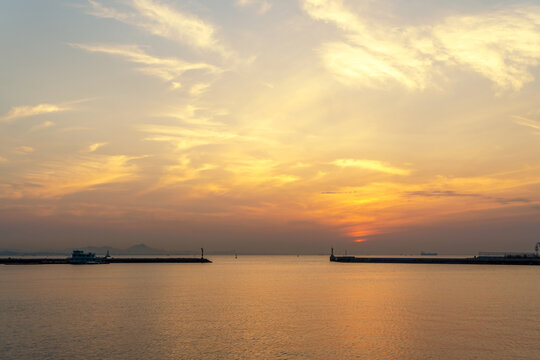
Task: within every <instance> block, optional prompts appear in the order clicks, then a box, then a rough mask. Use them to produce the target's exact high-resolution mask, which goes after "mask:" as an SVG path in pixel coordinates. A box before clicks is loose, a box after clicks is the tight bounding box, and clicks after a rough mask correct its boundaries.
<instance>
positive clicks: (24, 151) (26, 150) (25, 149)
mask: <svg viewBox="0 0 540 360" xmlns="http://www.w3.org/2000/svg"><path fill="white" fill-rule="evenodd" d="M34 151H36V149H34V148H33V147H31V146H19V147H18V148H16V149H14V150H13V153H14V154H17V155H28V154H31V153H33V152H34Z"/></svg>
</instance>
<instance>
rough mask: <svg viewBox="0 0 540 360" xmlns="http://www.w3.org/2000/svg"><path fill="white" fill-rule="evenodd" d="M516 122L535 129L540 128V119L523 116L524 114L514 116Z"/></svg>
mask: <svg viewBox="0 0 540 360" xmlns="http://www.w3.org/2000/svg"><path fill="white" fill-rule="evenodd" d="M514 123H516V124H518V125H521V126H526V127H528V128H531V129H534V130H535V131H539V130H540V121H536V120H532V119H528V118H525V117H522V116H514ZM537 133H538V132H537ZM538 134H540V133H538Z"/></svg>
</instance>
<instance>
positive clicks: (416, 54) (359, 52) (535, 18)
mask: <svg viewBox="0 0 540 360" xmlns="http://www.w3.org/2000/svg"><path fill="white" fill-rule="evenodd" d="M302 6H303V9H304V10H305V11H306V13H307V14H308V15H309V16H310V17H311V18H313V19H315V20H319V21H324V22H329V23H333V24H334V25H336V26H337V27H338V28H339V29H341V30H342V31H343V33H344V40H343V41H333V42H326V43H324V44H323V45H322V46H321V48H320V54H321V57H322V60H323V62H324V64H325V65H326V67H327V68H328V69H329V70H330V71H331V72H333V73H334V74H335V75H336V76H337V77H338V78H339V79H340V80H342V81H343V82H345V83H348V84H352V85H361V86H372V87H377V86H382V85H384V84H386V83H388V82H397V83H400V84H401V85H403V86H405V87H407V88H410V89H424V88H426V87H428V86H430V85H431V83H432V82H433V81H434V80H435V79H436V76H437V75H438V74H439V73H441V72H443V71H444V68H445V67H450V66H457V67H462V68H464V69H468V70H472V71H474V72H477V73H478V74H481V75H482V76H484V77H486V78H487V79H489V80H491V81H492V82H493V83H494V84H496V86H497V87H498V88H500V89H513V90H519V89H520V88H521V87H522V86H523V85H524V84H526V83H528V82H531V81H532V80H533V79H534V77H533V75H532V73H531V70H530V69H531V67H534V66H537V65H538V64H539V61H540V37H539V36H538V34H539V33H540V7H538V6H527V7H524V8H515V7H512V8H509V9H506V10H500V11H495V12H491V13H485V14H479V15H470V16H449V17H447V18H445V19H443V20H442V21H440V22H439V23H438V24H436V25H426V26H417V27H413V26H410V27H404V28H399V29H396V28H390V29H388V27H387V26H382V24H381V25H378V26H377V25H376V24H375V25H373V24H372V23H370V24H369V26H368V22H367V21H366V20H365V19H364V18H363V17H362V16H361V15H359V14H356V13H355V12H353V11H351V10H349V9H348V8H347V7H346V6H345V5H344V4H343V1H341V0H303V1H302Z"/></svg>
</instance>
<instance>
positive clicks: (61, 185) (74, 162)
mask: <svg viewBox="0 0 540 360" xmlns="http://www.w3.org/2000/svg"><path fill="white" fill-rule="evenodd" d="M135 159H138V157H130V156H126V155H97V154H88V155H85V156H76V157H70V158H68V159H66V160H65V161H50V162H44V163H41V164H39V166H36V167H34V168H33V169H31V170H29V171H26V172H24V173H22V174H21V178H20V179H19V181H18V182H13V183H10V184H4V185H5V186H3V187H2V188H0V198H23V197H27V198H56V197H61V196H64V195H67V194H72V193H76V192H79V191H83V190H89V189H92V188H93V187H94V186H97V185H104V184H109V183H116V182H120V181H131V180H134V179H135V178H136V174H137V171H138V167H137V166H136V165H135V164H133V163H132V160H135Z"/></svg>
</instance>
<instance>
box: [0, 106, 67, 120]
mask: <svg viewBox="0 0 540 360" xmlns="http://www.w3.org/2000/svg"><path fill="white" fill-rule="evenodd" d="M67 110H70V109H69V107H67V106H65V105H55V104H39V105H29V106H15V107H12V108H11V109H10V110H9V111H8V112H7V113H6V114H5V115H4V116H2V117H1V118H0V120H2V121H11V120H15V119H20V118H26V117H30V116H36V115H43V114H49V113H55V112H60V111H67Z"/></svg>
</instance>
